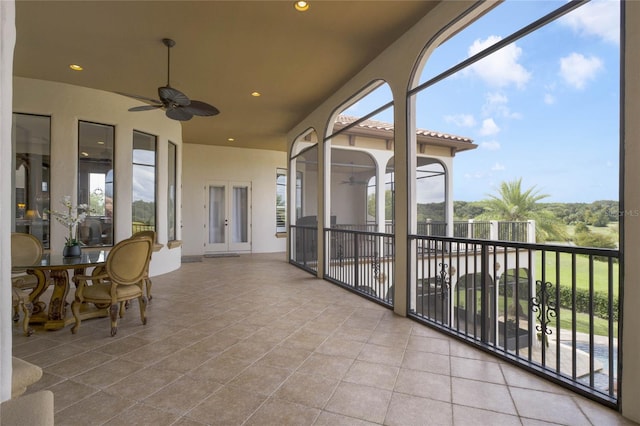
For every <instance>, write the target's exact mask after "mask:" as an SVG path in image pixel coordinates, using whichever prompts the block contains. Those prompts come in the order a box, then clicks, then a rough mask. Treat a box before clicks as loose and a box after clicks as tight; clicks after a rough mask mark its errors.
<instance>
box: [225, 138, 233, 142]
mask: <svg viewBox="0 0 640 426" xmlns="http://www.w3.org/2000/svg"><path fill="white" fill-rule="evenodd" d="M227 140H228V141H229V142H233V141H235V139H234V138H229V139H227Z"/></svg>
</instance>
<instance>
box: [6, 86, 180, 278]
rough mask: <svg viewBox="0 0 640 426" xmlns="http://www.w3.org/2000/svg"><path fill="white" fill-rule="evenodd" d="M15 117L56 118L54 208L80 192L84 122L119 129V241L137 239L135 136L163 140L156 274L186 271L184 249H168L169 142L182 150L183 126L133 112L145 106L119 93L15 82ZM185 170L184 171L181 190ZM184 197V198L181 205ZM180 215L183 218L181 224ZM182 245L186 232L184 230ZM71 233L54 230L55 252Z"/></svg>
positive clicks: (116, 222) (53, 121) (56, 226)
mask: <svg viewBox="0 0 640 426" xmlns="http://www.w3.org/2000/svg"><path fill="white" fill-rule="evenodd" d="M13 91H14V92H13V93H14V96H13V111H14V112H20V113H27V114H41V115H48V116H51V188H50V200H51V208H52V209H57V208H59V205H58V201H59V200H60V199H62V197H63V196H65V195H71V196H72V197H73V198H74V199H75V197H76V191H77V189H76V188H77V177H78V174H77V164H78V121H80V120H83V121H92V122H96V123H102V124H109V125H114V126H115V149H114V155H115V158H114V175H115V179H114V180H115V182H114V226H115V235H114V238H115V241H120V240H122V239H124V238H128V237H129V236H131V217H132V211H131V204H132V187H131V180H132V175H133V171H132V170H133V168H132V155H133V154H132V147H133V130H139V131H142V132H145V133H149V134H152V135H156V136H157V137H158V145H157V146H158V164H157V176H158V182H157V212H158V217H157V233H158V242H159V243H161V244H164V247H163V248H162V249H161V250H160V251H158V252H155V253H154V255H153V257H152V261H151V267H150V274H151V275H152V276H153V275H158V274H162V273H165V272H169V271H172V270H174V269H177V268H179V267H180V259H181V249H180V248H174V249H171V250H169V249H168V248H167V246H166V243H167V235H168V234H167V217H166V213H164V212H166V206H167V186H168V182H167V153H168V141H171V142H173V143H174V144H176V145H177V147H178V155H179V156H180V151H181V146H182V126H181V125H180V123H178V122H176V121H173V120H168V119H167V118H166V117H165V115H164V113H163V112H162V111H148V112H138V113H133V112H128V111H127V109H128V108H130V107H131V106H134V105H137V104H139V102H137V101H135V100H132V99H130V98H126V97H124V96H121V95H117V94H115V93H109V92H104V91H102V90H94V89H88V88H85V87H79V86H73V85H69V84H62V83H55V82H50V81H43V80H33V79H26V78H20V77H15V78H14V81H13ZM179 187H180V167H179V168H178V188H179ZM179 202H180V194H179V192H178V205H179ZM179 220H180V212H178V221H179ZM178 223H179V222H178ZM177 232H178V234H177V235H178V239H180V230H179V229H178V231H177ZM64 236H65V228H64V227H63V226H62V225H61V224H59V223H57V222H55V221H53V222H52V224H51V251H52V252H56V251H62V247H63V245H64Z"/></svg>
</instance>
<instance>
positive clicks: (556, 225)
mask: <svg viewBox="0 0 640 426" xmlns="http://www.w3.org/2000/svg"><path fill="white" fill-rule="evenodd" d="M488 196H489V199H488V200H485V201H484V205H485V213H483V214H482V215H481V217H479V218H480V219H491V220H505V221H509V222H522V221H526V220H535V221H536V240H537V241H539V242H542V241H549V240H552V241H566V240H567V239H568V235H567V233H566V231H565V226H564V224H563V223H562V222H561V221H560V220H559V219H558V218H557V217H556V216H555V215H554V214H553V213H552V212H550V211H546V210H543V209H542V207H541V206H540V205H539V204H537V203H538V201H540V200H542V199H544V198H547V197H548V196H549V195H547V194H540V193H539V191H538V190H537V189H536V187H535V185H534V186H532V187H531V188H529V189H527V190H526V191H523V190H522V178H519V179H516V180H513V181H510V182H502V183H501V184H500V188H499V189H498V194H497V195H490V194H489V195H488Z"/></svg>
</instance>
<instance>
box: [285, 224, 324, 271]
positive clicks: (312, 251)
mask: <svg viewBox="0 0 640 426" xmlns="http://www.w3.org/2000/svg"><path fill="white" fill-rule="evenodd" d="M289 244H290V255H289V262H290V263H292V264H294V265H296V266H299V267H301V268H303V269H305V270H307V271H309V272H311V273H314V274H315V273H317V272H318V228H317V227H315V226H302V225H290V226H289Z"/></svg>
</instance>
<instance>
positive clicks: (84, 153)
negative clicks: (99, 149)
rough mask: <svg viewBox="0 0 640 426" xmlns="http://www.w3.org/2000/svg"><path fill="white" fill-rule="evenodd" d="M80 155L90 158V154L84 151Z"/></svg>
mask: <svg viewBox="0 0 640 426" xmlns="http://www.w3.org/2000/svg"><path fill="white" fill-rule="evenodd" d="M80 155H82V156H83V157H88V156H89V153H88V152H84V151H82V152H81V153H80Z"/></svg>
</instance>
